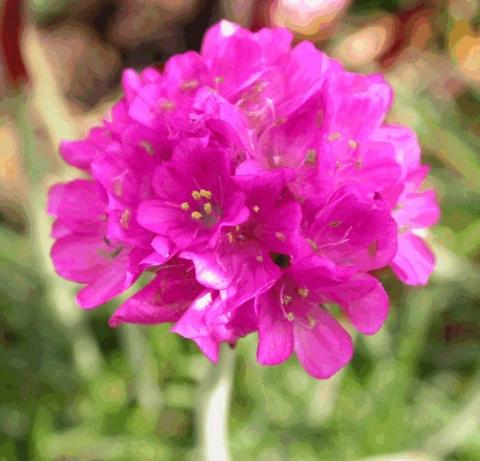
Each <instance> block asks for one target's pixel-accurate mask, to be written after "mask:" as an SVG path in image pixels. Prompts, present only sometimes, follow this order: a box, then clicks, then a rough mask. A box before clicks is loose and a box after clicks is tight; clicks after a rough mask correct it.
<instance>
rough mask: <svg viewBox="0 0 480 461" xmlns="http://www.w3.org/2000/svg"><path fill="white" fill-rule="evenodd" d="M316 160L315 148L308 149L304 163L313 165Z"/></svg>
mask: <svg viewBox="0 0 480 461" xmlns="http://www.w3.org/2000/svg"><path fill="white" fill-rule="evenodd" d="M316 161H317V151H316V150H315V149H308V150H307V155H305V163H308V164H310V165H313V164H314V163H315V162H316Z"/></svg>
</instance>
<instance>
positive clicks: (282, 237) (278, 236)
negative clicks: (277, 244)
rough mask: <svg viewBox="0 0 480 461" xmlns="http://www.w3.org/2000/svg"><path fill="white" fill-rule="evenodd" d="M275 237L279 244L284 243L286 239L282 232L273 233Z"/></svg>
mask: <svg viewBox="0 0 480 461" xmlns="http://www.w3.org/2000/svg"><path fill="white" fill-rule="evenodd" d="M275 237H277V239H278V240H280V241H281V242H285V240H286V239H287V238H286V237H285V234H284V233H283V232H275Z"/></svg>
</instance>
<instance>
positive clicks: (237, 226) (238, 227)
mask: <svg viewBox="0 0 480 461" xmlns="http://www.w3.org/2000/svg"><path fill="white" fill-rule="evenodd" d="M235 230H236V231H237V232H239V231H240V226H239V225H238V224H237V225H236V226H235Z"/></svg>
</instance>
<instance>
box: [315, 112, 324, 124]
mask: <svg viewBox="0 0 480 461" xmlns="http://www.w3.org/2000/svg"><path fill="white" fill-rule="evenodd" d="M324 116H325V113H324V112H323V110H319V111H318V113H317V116H316V117H315V124H316V125H317V127H321V126H322V123H323V119H324Z"/></svg>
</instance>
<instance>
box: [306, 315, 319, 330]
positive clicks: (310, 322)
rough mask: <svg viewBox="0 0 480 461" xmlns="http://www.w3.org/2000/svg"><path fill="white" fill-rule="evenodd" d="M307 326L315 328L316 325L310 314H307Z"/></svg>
mask: <svg viewBox="0 0 480 461" xmlns="http://www.w3.org/2000/svg"><path fill="white" fill-rule="evenodd" d="M307 321H308V326H309V327H310V328H315V326H316V325H317V320H316V319H314V318H313V317H312V316H311V315H307Z"/></svg>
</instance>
